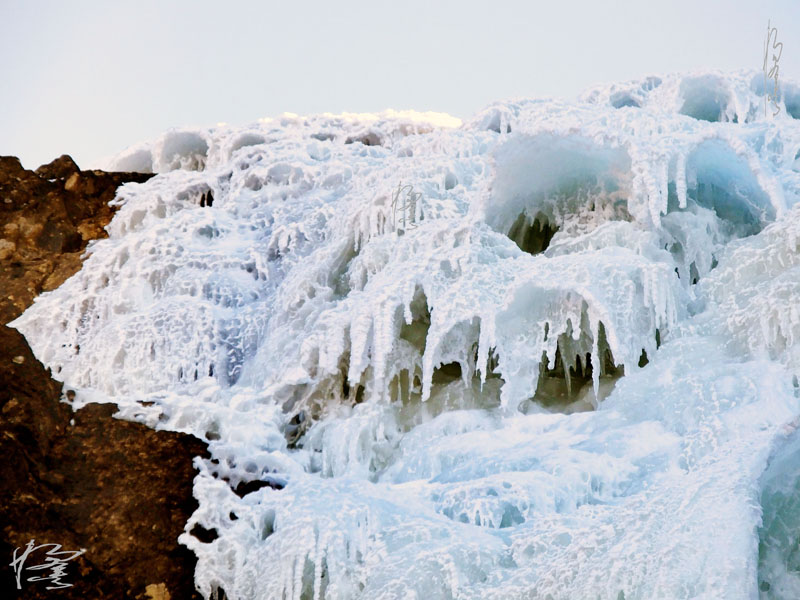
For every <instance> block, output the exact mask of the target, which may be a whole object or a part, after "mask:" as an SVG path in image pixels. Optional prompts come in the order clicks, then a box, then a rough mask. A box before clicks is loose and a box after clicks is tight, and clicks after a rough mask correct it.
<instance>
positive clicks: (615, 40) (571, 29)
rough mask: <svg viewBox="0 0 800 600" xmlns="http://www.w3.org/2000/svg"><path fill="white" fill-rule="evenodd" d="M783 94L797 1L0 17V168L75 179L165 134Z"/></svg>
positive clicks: (68, 10) (218, 6)
mask: <svg viewBox="0 0 800 600" xmlns="http://www.w3.org/2000/svg"><path fill="white" fill-rule="evenodd" d="M768 19H770V20H771V22H772V25H773V26H775V27H777V28H778V41H781V42H783V43H784V48H783V53H782V56H781V59H780V63H779V67H780V78H785V79H795V80H797V81H800V0H728V1H723V0H678V1H671V0H670V1H667V0H665V1H662V2H659V3H655V2H651V1H648V0H623V1H617V2H608V3H603V2H600V1H598V0H590V1H585V2H578V1H569V0H553V1H552V2H535V1H531V0H528V1H524V0H521V1H503V0H491V1H470V0H461V1H457V2H455V1H454V2H450V1H440V2H437V1H436V0H423V1H418V0H395V1H394V2H384V1H381V0H371V1H360V0H359V1H349V0H343V1H340V2H336V1H332V0H326V1H313V2H312V1H302V0H284V1H281V2H273V1H254V0H248V1H244V0H243V1H234V0H230V1H227V2H212V1H210V0H180V1H174V2H169V1H166V0H155V1H153V0H137V1H136V2H131V1H128V0H87V1H81V0H76V1H70V2H67V1H64V0H53V1H37V0H0V55H2V56H3V69H2V71H0V76H2V87H1V88H0V90H2V94H0V154H13V155H16V156H19V157H20V158H21V159H22V163H23V165H24V166H25V167H27V168H35V167H37V166H38V165H39V164H42V163H45V162H49V161H50V160H52V159H53V158H55V157H56V156H59V155H60V154H64V153H67V154H71V155H72V157H73V158H74V159H75V160H76V161H77V162H78V164H79V165H80V166H81V167H83V168H90V167H92V166H95V165H96V164H97V161H98V160H99V159H101V158H103V157H105V156H109V155H113V154H116V153H117V152H119V151H121V150H123V149H124V148H126V147H127V146H129V145H131V144H134V143H136V142H139V141H144V140H147V139H151V138H154V137H156V136H158V135H159V134H161V133H162V132H164V131H166V130H167V129H169V128H170V127H182V126H191V125H200V126H209V125H214V124H215V123H218V122H227V123H231V124H247V123H249V122H252V121H255V120H256V119H258V118H260V117H268V116H275V115H279V114H281V113H283V112H285V111H288V112H294V113H299V114H311V113H319V112H342V111H352V112H372V111H380V110H383V109H387V108H394V109H398V110H400V109H416V110H422V111H425V110H435V111H441V112H447V113H450V114H452V115H454V116H457V117H461V118H466V117H469V116H470V115H471V114H473V113H474V112H475V111H477V110H479V109H480V108H481V107H483V106H485V105H486V104H488V103H489V102H491V101H494V100H501V99H504V98H509V97H520V96H538V97H542V96H560V97H565V98H573V97H574V96H575V95H576V94H578V93H579V92H580V91H581V90H583V89H584V88H586V87H588V86H590V85H592V84H595V83H602V82H610V81H623V80H628V79H633V78H638V77H641V76H645V75H648V74H651V73H664V72H675V71H688V70H696V69H707V68H710V69H722V70H737V69H742V68H752V69H760V68H761V65H762V61H763V45H764V39H765V37H766V28H767V20H768Z"/></svg>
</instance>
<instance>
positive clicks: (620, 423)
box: [14, 73, 800, 600]
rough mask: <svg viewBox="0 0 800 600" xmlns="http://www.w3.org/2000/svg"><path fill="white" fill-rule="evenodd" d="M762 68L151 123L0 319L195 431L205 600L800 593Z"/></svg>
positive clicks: (785, 239) (796, 330)
mask: <svg viewBox="0 0 800 600" xmlns="http://www.w3.org/2000/svg"><path fill="white" fill-rule="evenodd" d="M762 82H763V78H762V75H761V74H760V73H733V74H723V73H702V74H695V75H686V76H677V75H675V76H663V77H649V78H646V79H644V80H641V81H635V82H630V83H625V84H615V85H611V86H605V87H599V88H596V89H592V90H589V91H588V92H587V93H585V94H584V95H583V96H581V98H580V99H579V100H578V101H576V102H571V103H569V102H563V101H556V100H547V101H543V100H518V101H508V102H499V103H496V104H493V105H491V106H489V107H487V108H486V109H485V110H483V111H481V112H480V113H478V114H477V115H475V116H474V117H473V118H471V119H469V120H468V121H466V122H464V123H461V122H459V121H458V120H456V119H453V118H452V117H448V116H447V115H441V114H435V113H414V112H400V113H398V112H391V111H390V112H386V113H383V114H379V115H364V114H344V115H330V114H325V115H319V116H313V117H299V116H296V115H284V116H283V117H281V118H278V119H274V120H269V119H268V120H264V121H261V122H259V123H257V124H254V125H253V126H250V127H244V128H235V127H229V126H218V127H216V128H211V129H204V130H182V131H171V132H168V133H166V134H165V135H164V136H162V137H161V138H160V139H158V140H156V141H154V142H152V143H148V144H141V145H139V146H137V147H134V148H132V149H130V150H128V151H126V152H125V153H123V154H121V155H120V156H119V157H117V158H116V159H115V160H114V161H113V162H112V164H111V165H110V166H112V167H116V168H120V169H136V170H144V171H155V172H158V173H159V175H158V176H157V177H155V178H153V179H151V180H150V181H148V182H147V183H145V184H127V185H125V186H124V187H123V188H121V190H120V191H119V194H118V198H117V200H116V202H117V203H118V204H119V211H118V212H117V214H116V216H115V217H114V219H113V221H112V222H111V224H110V225H109V227H108V231H109V238H108V239H106V240H101V241H98V242H96V243H93V244H92V245H91V246H90V248H89V250H88V258H87V260H86V261H85V263H84V266H83V269H82V270H81V271H80V272H79V273H78V274H76V275H75V276H74V277H72V278H71V279H69V280H68V281H67V282H66V283H65V284H64V285H62V286H61V287H60V288H58V289H57V290H55V291H53V292H49V293H46V294H43V295H42V296H41V297H40V298H38V299H37V301H36V303H35V304H34V305H33V306H32V307H31V308H30V309H28V311H27V312H25V313H24V314H23V315H22V316H21V317H20V318H19V319H18V320H17V321H15V323H14V326H15V327H17V328H18V329H20V331H22V332H23V333H24V334H25V336H26V337H27V339H28V340H29V342H30V344H31V346H32V348H33V350H34V352H35V353H36V355H37V356H38V357H39V358H40V359H41V360H42V361H43V362H44V363H45V364H46V365H47V366H49V367H50V368H51V369H52V370H53V373H54V374H55V376H56V377H58V378H60V379H62V380H63V381H64V382H65V383H66V385H67V386H68V387H70V388H72V389H75V390H77V396H76V399H75V401H74V402H75V403H76V404H80V403H84V402H88V401H96V400H100V401H114V402H117V403H118V404H119V406H120V410H119V416H121V417H123V418H127V419H133V420H140V421H142V422H145V423H148V424H150V425H151V426H154V427H157V428H163V429H170V430H177V431H186V432H191V433H194V434H196V435H198V436H200V437H201V438H203V439H206V440H208V441H209V443H210V449H211V453H212V458H211V459H210V460H208V461H205V460H200V459H199V458H198V459H197V460H196V466H197V468H198V470H199V473H198V475H197V477H196V480H195V495H196V496H197V498H198V500H199V504H200V506H199V508H198V510H197V511H196V513H195V514H194V515H193V517H192V518H191V520H190V522H189V523H187V526H186V533H185V534H183V535H182V536H181V542H182V543H184V544H186V545H187V546H188V547H189V548H191V549H192V550H193V551H194V552H196V553H197V555H198V557H199V563H198V567H197V571H196V583H197V585H198V586H199V589H200V590H201V591H202V593H203V594H204V595H205V597H207V598H208V597H211V596H212V595H216V594H217V593H218V591H219V590H224V591H225V593H226V594H227V597H228V598H231V599H236V600H239V599H248V600H249V599H261V600H267V599H277V598H285V599H312V598H313V599H321V598H326V599H346V598H362V599H370V600H377V599H386V600H388V599H395V598H419V599H425V600H434V599H439V598H442V599H444V598H464V599H468V598H476V599H477V598H481V599H483V598H488V599H492V598H494V599H498V600H500V599H503V600H507V599H513V598H534V597H535V598H550V599H560V598H564V599H574V598H604V599H605V598H609V599H615V600H622V599H625V600H631V599H634V598H681V599H682V598H726V599H736V598H758V597H762V598H798V597H800V552H798V536H800V467H798V464H800V463H798V461H799V460H800V433H798V431H797V429H798V424H799V423H800V419H799V418H798V417H799V416H800V393H798V387H799V384H798V379H797V376H798V372H799V371H800V308H799V306H800V305H798V302H797V299H798V298H800V205H798V199H800V160H798V157H799V156H800V124H798V121H796V120H795V119H797V118H800V109H799V108H798V107H800V91H798V90H800V88H798V87H797V86H795V85H794V84H791V83H790V82H784V85H783V90H784V94H783V97H782V99H781V109H782V110H781V113H780V114H779V115H778V116H776V117H774V118H772V117H769V118H767V117H765V116H764V110H763V105H764V96H763V83H762ZM412 199H413V201H411V200H412ZM196 526H199V527H202V528H205V529H207V530H213V531H214V532H215V535H216V537H215V539H213V540H212V541H210V542H201V541H200V540H199V539H198V538H197V537H195V536H194V535H192V534H191V532H192V531H193V530H194V528H195V527H196ZM209 537H214V536H213V535H212V536H209ZM206 539H208V538H206Z"/></svg>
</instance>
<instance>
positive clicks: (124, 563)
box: [0, 156, 207, 600]
mask: <svg viewBox="0 0 800 600" xmlns="http://www.w3.org/2000/svg"><path fill="white" fill-rule="evenodd" d="M149 177H152V175H145V174H140V173H105V172H102V171H81V170H80V169H79V168H78V166H77V165H76V164H75V163H74V161H73V160H72V159H71V158H70V157H69V156H62V157H60V158H58V159H56V160H55V161H53V162H52V163H50V164H48V165H44V166H42V167H40V168H39V169H37V170H36V171H35V172H34V171H29V170H25V169H23V168H22V165H21V164H20V162H19V160H18V159H16V158H14V157H0V295H1V296H2V297H0V323H3V324H5V323H8V322H9V321H10V320H12V319H14V318H15V317H16V316H18V315H19V314H20V313H21V312H22V311H23V310H24V309H25V308H26V307H27V306H28V305H29V304H30V303H31V302H32V301H33V299H34V298H35V297H36V296H37V295H38V294H39V293H41V292H43V291H47V290H51V289H54V288H56V287H58V285H60V284H61V283H62V282H63V281H64V280H65V279H67V278H68V277H69V276H71V275H72V274H74V273H75V272H76V271H77V270H78V269H80V265H81V260H80V256H81V253H82V252H83V250H84V249H85V248H86V244H87V243H88V242H89V241H90V240H92V239H96V238H99V237H105V235H106V232H105V230H104V227H105V226H106V225H107V224H108V222H109V220H110V219H111V216H112V215H113V209H112V208H111V207H109V206H108V201H109V200H111V199H112V198H113V197H114V195H115V193H116V189H117V187H118V186H119V185H120V184H122V183H125V182H128V181H137V182H142V181H144V180H146V179H148V178H149ZM61 393H62V390H61V384H59V383H58V382H56V381H54V380H53V379H52V378H51V377H50V373H49V371H46V370H45V369H44V368H43V367H42V365H41V363H39V362H38V361H37V360H36V359H35V358H34V357H33V355H32V354H31V351H30V349H29V347H28V345H27V343H26V342H25V340H24V338H23V337H22V336H21V335H20V334H19V333H18V332H17V331H15V330H13V329H10V328H8V327H6V326H5V325H2V326H0V456H2V457H3V458H4V460H3V461H1V462H0V481H2V482H3V485H2V486H0V530H2V540H0V590H2V594H0V595H2V597H3V598H14V597H16V598H32V599H33V598H36V599H38V598H50V599H52V598H81V599H87V600H88V599H95V598H97V599H101V598H109V599H112V598H113V599H115V600H116V599H123V598H135V599H137V600H139V599H146V598H161V599H166V598H171V599H172V600H179V599H184V598H199V596H198V595H197V594H196V592H195V591H194V584H193V576H194V564H195V560H194V556H193V555H192V553H191V552H189V551H188V550H187V549H186V548H184V547H183V546H180V545H179V544H178V542H177V537H178V535H179V534H180V533H181V532H183V529H184V526H185V523H186V521H187V519H188V517H189V515H190V514H191V513H192V512H193V510H194V509H195V508H196V506H197V505H196V502H195V501H194V499H193V497H192V479H193V477H194V475H195V472H194V469H193V467H192V458H193V457H194V456H197V455H204V456H207V454H206V447H205V444H203V443H202V442H201V441H200V440H198V439H197V438H194V437H193V436H189V435H184V434H178V433H170V432H156V431H154V430H152V429H149V428H147V427H145V426H143V425H140V424H137V423H129V422H126V421H121V420H118V419H114V418H113V417H112V414H113V413H114V412H115V407H114V406H113V405H100V404H90V405H88V406H86V407H85V408H83V409H81V410H79V411H77V412H73V411H72V409H71V408H70V407H69V405H68V404H66V403H64V402H60V399H61ZM30 540H35V543H36V544H37V545H38V544H46V543H56V544H61V545H62V548H63V550H79V549H81V548H84V549H86V551H85V553H83V554H82V555H80V556H78V557H77V558H75V559H73V560H71V561H69V562H67V563H65V564H66V572H65V575H64V576H63V577H62V578H61V580H62V581H63V582H66V583H69V584H72V587H69V588H64V589H52V590H48V589H47V587H48V586H52V584H53V582H52V581H50V580H41V581H33V582H28V581H26V579H27V578H28V577H35V576H45V577H47V576H49V575H51V574H52V572H53V570H52V569H49V570H44V571H28V570H26V571H23V572H22V590H17V584H16V578H15V574H14V571H13V569H12V568H11V567H10V565H9V563H10V562H11V559H12V553H13V551H14V548H18V547H19V548H21V549H24V547H25V545H26V544H27V543H28V542H29V541H30ZM47 560H48V557H47V554H46V549H42V550H38V551H36V552H35V553H33V554H31V555H30V557H29V558H28V559H27V561H26V566H33V565H36V564H42V563H45V562H47Z"/></svg>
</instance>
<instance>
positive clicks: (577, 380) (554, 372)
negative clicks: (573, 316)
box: [531, 322, 625, 413]
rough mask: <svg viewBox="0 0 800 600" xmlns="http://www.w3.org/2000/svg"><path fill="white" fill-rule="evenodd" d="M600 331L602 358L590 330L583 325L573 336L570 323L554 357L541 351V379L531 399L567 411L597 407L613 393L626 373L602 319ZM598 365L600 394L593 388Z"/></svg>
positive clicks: (553, 408)
mask: <svg viewBox="0 0 800 600" xmlns="http://www.w3.org/2000/svg"><path fill="white" fill-rule="evenodd" d="M598 332H599V333H598V343H597V353H598V356H599V357H600V358H599V360H598V359H597V358H596V357H593V356H592V352H593V351H594V347H595V346H594V343H593V340H592V335H591V333H590V332H589V331H586V330H585V329H581V332H580V336H579V338H578V339H574V338H573V332H572V326H571V323H570V324H569V327H568V328H567V331H566V332H564V333H562V334H561V335H560V336H558V343H557V346H556V352H555V358H554V360H553V361H552V362H550V361H549V360H548V357H547V353H546V352H544V353H543V355H542V361H541V363H540V364H539V382H538V384H537V386H536V393H535V394H534V396H533V398H532V399H531V401H532V402H535V403H537V404H539V405H540V406H543V407H545V408H547V409H548V410H552V411H557V412H565V413H572V412H582V411H587V410H593V409H595V408H597V406H598V405H599V403H600V402H602V401H603V400H604V399H605V398H606V397H607V396H608V394H610V393H611V390H613V388H614V385H615V384H616V382H617V380H618V379H619V378H620V377H622V376H624V374H625V368H624V366H623V365H618V364H617V363H616V361H615V360H614V355H613V353H612V352H611V348H610V347H609V345H608V339H607V337H606V332H605V326H604V325H603V323H602V322H600V324H599V326H598ZM565 357H566V358H565ZM598 363H599V364H598ZM595 368H599V377H598V379H599V386H598V392H597V395H595V391H594V379H595V377H594V369H595Z"/></svg>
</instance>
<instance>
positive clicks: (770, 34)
mask: <svg viewBox="0 0 800 600" xmlns="http://www.w3.org/2000/svg"><path fill="white" fill-rule="evenodd" d="M770 40H771V41H772V48H771V49H772V50H778V54H777V56H776V55H775V54H774V53H773V54H772V67H771V68H769V69H768V66H769V65H768V62H769V51H770V45H769V43H770ZM781 54H783V43H782V42H779V41H778V29H777V27H770V22H769V21H767V41H766V44H765V45H764V93H765V95H766V96H765V98H764V116H766V115H767V102H769V101H770V100H771V101H772V104H773V106H774V107H775V108H777V110H776V111H775V112H774V113H772V116H773V117H774V116H775V115H777V114H778V113H779V112H781V107H780V106H779V105H778V102H777V99H778V61H779V60H780V58H781ZM772 78H774V79H775V89H774V95H771V94H767V93H766V91H767V79H772Z"/></svg>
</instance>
